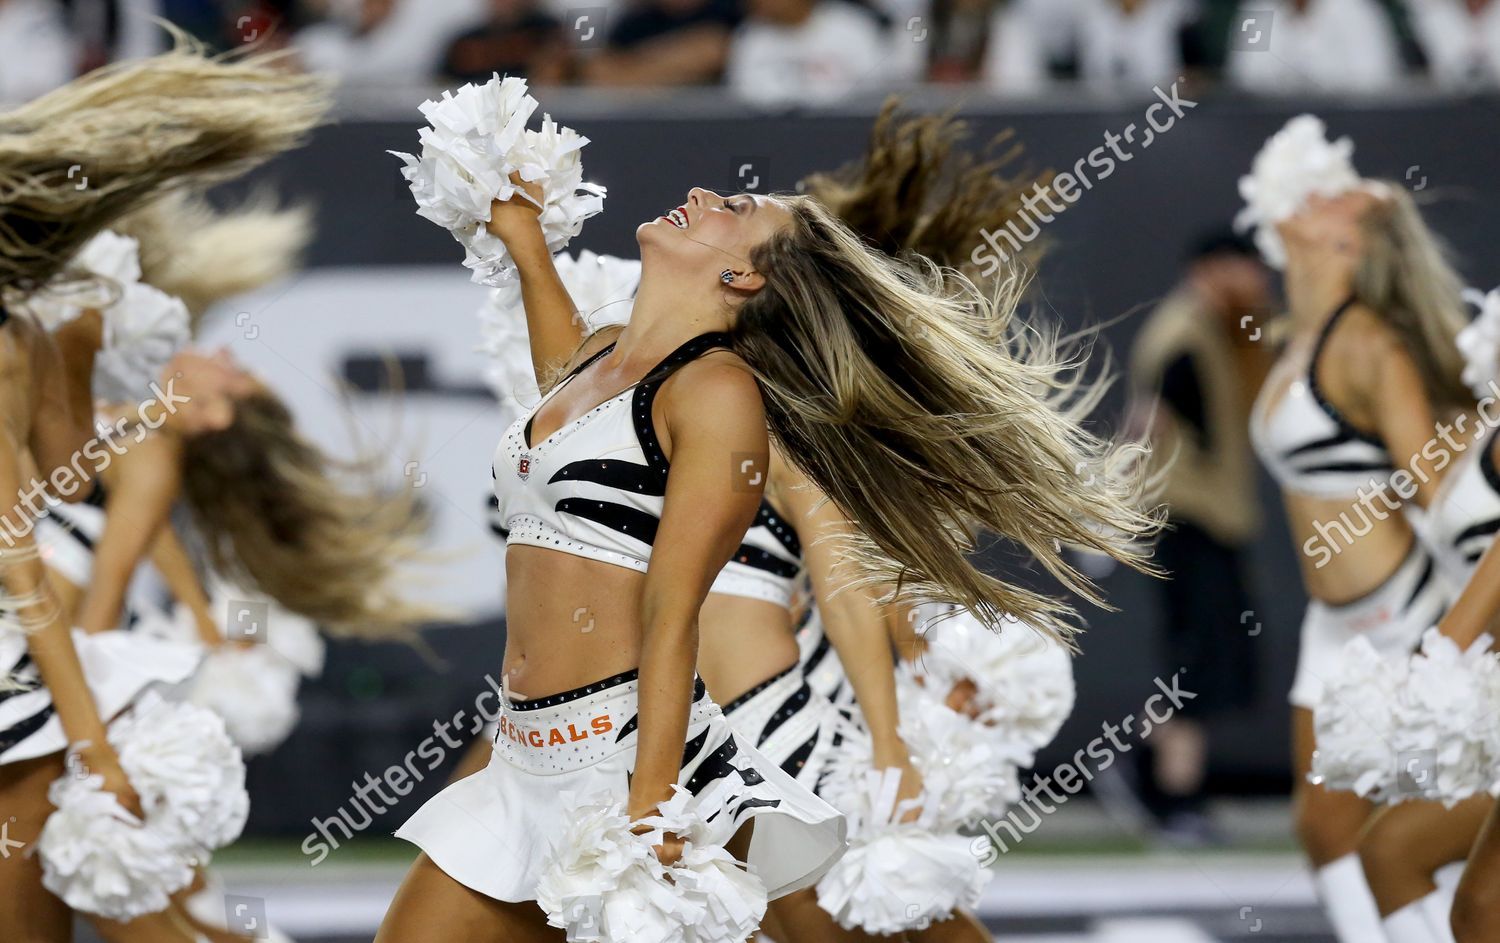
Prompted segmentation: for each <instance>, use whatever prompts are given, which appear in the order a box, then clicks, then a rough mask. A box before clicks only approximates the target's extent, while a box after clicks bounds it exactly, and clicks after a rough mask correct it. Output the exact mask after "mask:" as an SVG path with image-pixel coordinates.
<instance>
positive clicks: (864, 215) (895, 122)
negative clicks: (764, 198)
mask: <svg viewBox="0 0 1500 943" xmlns="http://www.w3.org/2000/svg"><path fill="white" fill-rule="evenodd" d="M968 133H969V129H968V125H967V124H965V123H964V122H962V121H959V120H957V119H955V118H954V117H953V116H952V115H916V116H910V115H904V114H902V112H901V101H900V99H898V98H896V97H894V96H893V97H891V98H889V99H887V100H886V103H885V106H884V107H883V108H882V109H881V111H880V116H879V117H878V118H877V119H876V120H875V126H874V128H873V129H872V130H871V131H870V140H869V144H868V145H867V146H866V148H865V155H864V157H863V158H862V159H860V160H858V161H855V162H854V163H851V164H848V165H846V166H844V167H843V168H841V169H839V170H837V171H834V172H833V173H827V174H821V173H820V174H814V175H812V176H810V177H808V178H807V179H806V180H805V181H803V192H805V193H806V194H807V195H808V196H811V197H813V198H814V199H816V200H817V201H818V202H820V203H822V204H823V205H824V206H826V207H828V209H829V211H830V212H831V213H832V214H833V215H834V216H836V217H838V218H839V219H840V220H842V221H843V223H844V225H846V226H848V227H849V228H850V229H852V230H854V231H855V232H856V233H858V234H859V235H860V236H862V237H863V238H864V240H865V242H867V243H868V244H869V245H871V246H872V247H874V248H876V249H878V250H880V251H881V252H883V253H885V254H886V255H892V256H903V255H906V254H908V253H916V254H918V255H921V256H924V257H925V258H928V259H930V260H932V261H933V262H936V263H937V264H939V265H943V266H947V267H949V268H954V269H957V270H958V271H960V272H962V273H964V274H965V275H967V276H969V277H970V278H973V279H975V280H977V279H978V274H979V273H978V271H977V270H978V268H979V266H978V265H977V264H976V263H975V262H974V261H973V259H972V258H971V257H970V256H971V253H972V252H973V249H974V247H975V246H976V245H978V244H979V240H980V231H981V230H985V229H988V230H992V231H994V230H1000V229H1003V228H1004V227H1005V224H1006V223H1007V222H1009V221H1010V220H1012V219H1014V218H1015V217H1017V216H1018V215H1020V212H1021V209H1022V203H1021V200H1022V197H1024V196H1025V194H1026V192H1027V191H1028V190H1031V189H1032V188H1034V187H1038V186H1045V185H1046V183H1047V182H1048V180H1049V179H1050V177H1051V175H1050V174H1031V173H1029V172H1027V171H1025V170H1019V169H1015V164H1016V163H1017V161H1018V160H1019V159H1020V157H1021V153H1022V147H1021V145H1020V144H1016V143H1013V142H1012V138H1013V137H1014V134H1013V132H1011V131H1009V130H1007V131H1004V132H1002V133H1001V134H998V135H996V136H995V138H994V139H993V140H992V141H991V142H990V144H989V147H988V151H987V154H988V155H993V156H986V157H985V158H984V159H980V158H978V157H976V156H975V155H974V154H973V153H971V152H969V151H968V150H965V149H963V147H962V144H963V142H964V140H965V138H967V137H968ZM1028 261H1035V260H1034V259H1033V260H1028Z"/></svg>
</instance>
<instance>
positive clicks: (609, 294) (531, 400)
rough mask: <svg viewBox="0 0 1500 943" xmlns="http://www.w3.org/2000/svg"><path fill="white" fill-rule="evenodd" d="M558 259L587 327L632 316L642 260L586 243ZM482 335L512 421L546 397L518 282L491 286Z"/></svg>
mask: <svg viewBox="0 0 1500 943" xmlns="http://www.w3.org/2000/svg"><path fill="white" fill-rule="evenodd" d="M553 263H554V264H555V265H556V266H557V274H558V276H559V277H560V278H561V279H562V283H563V287H564V288H566V289H567V290H568V297H569V298H571V299H572V301H573V307H574V310H575V312H576V316H577V317H578V319H579V323H580V324H582V325H583V328H584V331H585V333H588V332H592V331H597V330H599V329H600V328H602V327H608V326H610V325H614V324H625V323H627V322H628V321H629V320H630V311H631V306H632V302H633V301H634V300H635V292H636V288H637V287H639V285H640V283H641V263H640V262H639V261H636V260H634V259H620V258H616V257H614V256H612V255H596V254H594V253H593V252H590V251H589V250H587V249H584V250H583V251H582V252H580V253H578V257H577V259H574V258H573V257H572V256H569V255H566V254H564V255H559V256H557V258H555V259H553ZM479 337H480V343H479V350H480V351H481V352H482V353H485V354H488V355H489V356H490V363H489V366H488V367H487V368H486V369H485V373H484V379H485V382H486V383H487V384H489V387H490V390H491V391H492V392H493V393H494V394H495V398H496V399H498V400H499V401H500V404H501V406H502V408H503V410H502V411H503V414H504V418H505V420H506V423H507V425H508V424H509V423H510V422H513V421H514V420H515V418H516V417H517V416H519V415H520V414H521V413H522V412H524V411H525V410H527V409H529V408H530V407H531V406H533V405H535V403H536V402H537V401H538V400H539V399H541V393H540V392H539V391H538V390H537V385H536V371H535V369H534V368H533V367H532V364H531V341H530V337H529V335H528V333H527V330H526V312H525V310H524V309H523V308H522V306H521V285H520V283H519V282H516V281H511V282H507V283H505V284H503V285H501V286H500V287H498V288H494V289H491V290H490V293H489V297H488V298H486V299H485V303H484V306H483V307H481V308H480V309H479Z"/></svg>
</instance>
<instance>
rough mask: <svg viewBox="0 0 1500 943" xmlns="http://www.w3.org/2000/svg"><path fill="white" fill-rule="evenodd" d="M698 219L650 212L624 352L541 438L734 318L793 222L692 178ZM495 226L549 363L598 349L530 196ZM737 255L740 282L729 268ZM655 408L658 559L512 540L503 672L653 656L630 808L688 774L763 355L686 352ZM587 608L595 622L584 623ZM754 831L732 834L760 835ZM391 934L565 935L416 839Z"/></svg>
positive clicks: (591, 377) (757, 409) (754, 431)
mask: <svg viewBox="0 0 1500 943" xmlns="http://www.w3.org/2000/svg"><path fill="white" fill-rule="evenodd" d="M684 210H685V212H686V214H687V217H688V220H689V228H688V229H687V230H681V229H678V228H677V227H676V226H674V225H672V224H671V223H670V222H668V221H667V220H666V219H658V220H656V221H654V222H651V223H647V224H645V225H643V226H642V227H641V228H640V229H639V230H638V232H637V239H638V241H639V243H640V246H641V262H642V273H641V284H640V289H639V291H638V292H637V295H636V302H635V308H634V314H633V316H632V319H631V322H630V324H629V325H628V326H626V328H625V329H624V331H623V332H622V333H621V334H620V336H619V339H618V342H617V344H616V346H615V348H614V350H613V351H611V352H610V353H609V354H607V355H606V356H604V357H603V358H601V359H600V360H598V361H596V362H595V363H594V364H593V365H592V366H591V367H590V368H589V369H588V370H585V371H584V372H583V373H581V374H579V375H578V376H577V377H575V379H574V380H573V381H571V382H570V383H568V384H567V385H566V386H565V387H563V388H562V389H561V390H560V391H559V392H558V394H557V395H556V396H554V397H552V398H551V399H550V400H549V401H548V402H547V403H546V404H545V406H544V407H543V409H542V410H541V411H540V412H539V413H538V414H537V415H536V417H535V420H534V423H533V431H532V442H533V443H538V442H541V441H543V440H544V439H545V438H547V437H548V436H549V435H551V434H552V433H553V432H554V431H556V430H558V429H560V428H562V427H563V426H565V425H567V424H568V423H569V422H571V421H572V420H573V419H574V418H576V417H578V416H580V415H582V414H583V413H585V412H588V411H589V410H591V409H592V408H593V407H594V406H596V405H597V404H599V403H601V402H603V401H604V400H606V399H608V398H610V397H612V396H615V395H616V394H618V393H620V392H621V391H623V390H625V389H626V388H628V387H630V386H631V385H633V384H635V383H638V382H639V381H640V380H641V379H642V378H643V377H644V376H645V375H646V373H647V371H649V370H650V369H651V368H652V367H653V366H655V365H656V364H657V363H658V362H660V361H661V360H662V358H664V357H665V356H667V355H668V354H669V353H671V352H672V351H673V350H675V349H676V348H677V347H679V346H680V345H681V344H682V343H684V342H685V341H687V340H689V339H690V338H692V337H695V336H698V335H700V334H703V333H706V332H710V331H721V330H725V329H727V328H728V327H729V325H730V321H731V318H732V317H733V312H734V309H735V307H736V306H737V305H738V304H739V303H740V301H741V300H742V299H743V298H745V297H748V294H749V293H752V292H754V291H756V290H757V289H759V288H760V287H761V286H762V285H763V284H764V279H763V278H762V277H761V275H760V274H759V273H758V272H755V271H754V268H753V266H752V265H751V264H750V262H749V261H748V260H749V256H750V254H751V252H752V251H753V249H754V247H755V246H757V245H759V244H760V243H761V242H763V241H765V240H766V239H767V238H769V237H770V236H771V235H772V234H773V233H775V232H776V231H777V230H778V229H780V228H782V227H783V226H785V225H786V224H787V223H788V222H789V221H790V214H789V212H788V210H786V209H785V208H784V207H783V206H782V205H781V204H779V203H778V202H777V201H775V200H774V199H771V198H768V197H760V196H748V195H741V196H736V197H732V198H730V199H728V200H725V199H724V198H722V197H720V196H718V195H717V194H714V193H711V192H709V191H707V190H700V189H694V190H693V191H691V192H690V193H689V194H688V199H687V203H686V204H685V206H684ZM489 228H490V231H491V232H492V233H494V234H495V235H496V236H498V237H499V238H500V239H502V240H503V241H504V242H505V245H506V247H507V248H508V249H509V251H510V254H511V257H512V259H514V261H515V263H516V267H517V270H518V272H519V275H520V281H521V292H522V300H523V304H524V306H525V310H526V320H527V327H528V332H529V334H530V337H531V350H532V362H533V365H534V366H535V367H536V368H537V373H538V375H539V376H547V375H548V374H549V373H550V370H551V368H552V367H554V366H556V365H559V364H572V363H576V362H578V360H579V359H580V358H583V357H587V356H588V355H589V354H591V353H593V352H595V348H596V347H598V346H600V345H602V343H603V342H602V340H601V339H598V338H595V339H593V340H592V341H591V342H590V343H589V344H587V345H585V346H584V347H583V349H582V350H580V349H579V343H580V341H581V340H582V337H581V333H580V326H579V325H578V324H577V323H576V321H575V319H574V317H573V311H574V307H573V304H572V302H571V300H570V299H569V298H568V295H567V291H566V290H565V289H564V288H563V287H562V283H561V280H560V279H559V278H558V276H557V271H556V269H555V268H554V266H553V264H552V258H551V255H550V254H549V253H548V252H547V247H546V245H545V242H544V240H543V239H542V234H541V229H540V227H539V226H538V224H537V219H536V210H535V208H534V207H533V206H531V205H530V204H528V203H526V202H525V201H523V200H519V199H517V200H512V201H508V202H506V203H499V202H497V203H496V204H495V205H494V207H493V209H492V213H491V220H490V224H489ZM726 268H727V269H729V270H730V271H731V272H732V273H733V274H734V281H733V283H732V284H729V285H726V284H725V283H724V282H722V281H721V280H720V277H719V273H720V272H721V271H723V270H724V269H726ZM651 418H652V422H653V424H654V425H655V428H656V430H657V434H658V437H659V438H660V439H661V443H662V447H663V450H664V451H665V453H666V455H667V457H668V459H669V460H670V462H671V471H670V473H669V475H668V479H667V489H666V499H665V504H664V507H663V510H662V516H661V523H660V526H659V528H658V532H657V538H656V541H655V543H654V546H653V550H652V554H651V561H650V566H649V568H648V569H647V571H646V572H645V573H644V574H643V573H639V572H636V571H634V570H629V569H625V568H623V567H615V566H611V565H610V564H606V563H600V562H596V561H592V560H587V559H584V558H582V557H574V556H570V555H567V554H563V553H559V552H557V551H553V550H548V549H545V548H541V547H530V546H514V547H511V548H510V549H509V550H508V551H507V553H506V577H507V579H506V583H507V594H508V595H507V600H506V614H507V631H506V643H505V644H506V650H505V658H504V667H503V670H504V675H503V676H504V678H505V682H506V685H507V687H508V690H509V693H510V695H511V696H512V697H518V698H519V697H526V698H534V697H543V696H546V695H549V694H555V693H558V692H561V691H566V690H569V689H572V688H577V687H580V686H583V685H585V684H588V683H589V682H591V681H596V680H598V679H600V678H604V677H608V676H610V675H612V674H616V673H618V672H621V671H625V670H627V669H630V668H638V669H639V708H638V709H639V714H640V733H639V737H638V740H637V748H636V760H635V769H634V772H633V775H632V777H631V785H630V794H629V797H628V802H627V809H628V812H629V814H630V816H631V818H632V819H640V818H642V817H644V816H647V815H649V814H651V812H652V811H654V810H655V808H656V807H657V805H658V804H659V803H661V802H662V801H664V800H666V799H667V798H669V797H670V794H671V786H672V784H674V783H675V782H676V781H677V778H678V775H679V764H680V762H681V758H682V749H683V744H684V743H685V742H686V734H687V725H688V713H689V707H690V704H691V699H692V686H693V677H694V671H695V662H696V656H697V648H698V638H697V632H698V626H697V622H698V611H699V609H700V608H701V607H702V605H703V600H704V597H705V596H707V594H708V588H709V586H710V584H711V583H712V582H713V578H714V576H715V575H716V574H717V573H718V572H719V570H720V569H722V568H723V566H724V564H725V563H726V562H728V560H729V557H730V555H731V554H732V553H733V552H734V550H735V549H736V548H737V547H738V546H739V543H740V541H741V539H742V538H743V537H744V534H745V531H746V530H747V529H748V528H749V526H750V524H751V522H752V521H753V520H754V518H755V513H756V509H757V507H758V505H759V502H760V496H761V491H760V489H759V488H755V487H748V486H745V485H743V484H742V481H741V479H739V478H738V477H737V474H738V472H737V470H736V468H735V456H743V455H748V456H750V457H751V460H752V461H753V462H754V463H756V466H757V467H760V468H764V467H765V463H766V461H767V450H768V445H767V439H766V420H765V413H764V409H763V407H762V405H761V400H760V393H759V390H758V389H757V387H756V385H755V382H754V379H753V377H752V376H751V374H750V371H749V369H748V368H747V367H746V366H745V365H744V363H743V362H742V361H740V360H739V358H738V357H737V356H735V355H734V354H733V353H730V352H728V351H722V350H721V351H714V352H711V353H708V354H706V355H704V356H703V357H701V358H699V359H697V360H695V361H693V362H691V363H689V364H687V365H685V366H684V367H682V368H681V369H679V370H677V371H676V372H675V373H673V374H672V375H671V376H670V377H669V378H668V379H667V380H666V381H664V382H663V384H662V385H661V387H660V389H659V391H658V393H657V396H656V398H655V402H654V404H653V406H652V417H651ZM580 608H583V609H586V610H587V611H588V612H589V613H590V615H591V617H592V618H593V620H594V629H593V631H591V632H589V633H587V634H583V633H580V632H578V631H577V623H576V622H575V621H574V618H573V614H574V613H575V612H576V611H577V610H578V609H580ZM746 839H747V835H746V834H743V833H742V834H741V835H738V836H736V841H735V842H734V843H733V844H732V846H731V851H733V852H736V853H737V854H740V855H741V856H742V855H743V853H744V850H745V847H746V846H745V844H744V842H745V841H746ZM681 851H682V843H681V841H680V839H677V838H675V837H672V836H668V838H667V839H666V840H665V841H664V843H663V844H662V845H660V846H658V848H657V854H658V856H659V857H660V858H661V859H662V860H664V861H669V862H670V861H675V860H676V858H677V857H679V856H680V855H681ZM376 939H377V940H378V941H380V943H394V941H406V940H413V941H417V940H432V939H463V940H468V941H486V940H494V941H497V943H498V941H505V943H524V941H531V940H561V939H563V934H562V932H561V931H560V930H557V929H554V928H549V927H547V926H546V919H545V916H544V914H543V913H542V911H541V909H540V908H538V907H537V906H536V904H535V903H534V902H530V901H525V902H521V903H505V902H501V901H495V900H492V899H490V898H487V897H484V896H483V895H479V894H476V893H474V892H473V891H471V890H469V889H467V888H465V887H463V886H462V885H460V884H459V883H458V882H457V881H454V880H453V879H452V878H450V877H448V876H447V875H446V874H443V873H442V872H441V870H439V869H438V868H437V867H436V866H434V865H433V864H432V862H431V861H430V860H429V859H428V858H427V857H426V856H425V855H422V856H419V857H418V859H417V862H416V864H414V865H413V867H412V869H411V871H410V872H408V874H407V877H406V880H405V881H404V882H403V883H402V886H401V889H400V890H399V891H398V892H397V895H396V899H395V900H394V901H393V902H392V904H391V908H390V910H389V912H388V913H387V914H386V918H385V922H384V923H383V924H382V926H381V928H380V932H379V934H378V935H377V937H376Z"/></svg>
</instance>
